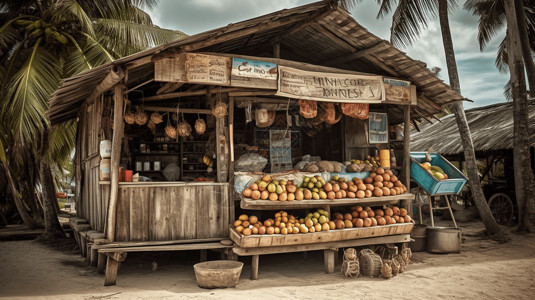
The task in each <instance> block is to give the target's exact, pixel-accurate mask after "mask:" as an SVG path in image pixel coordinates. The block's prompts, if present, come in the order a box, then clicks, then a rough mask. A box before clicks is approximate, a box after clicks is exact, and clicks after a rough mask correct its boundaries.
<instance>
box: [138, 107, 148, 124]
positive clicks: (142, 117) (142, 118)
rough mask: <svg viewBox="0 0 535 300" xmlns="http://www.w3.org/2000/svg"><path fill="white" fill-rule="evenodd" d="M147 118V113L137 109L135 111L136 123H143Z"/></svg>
mask: <svg viewBox="0 0 535 300" xmlns="http://www.w3.org/2000/svg"><path fill="white" fill-rule="evenodd" d="M148 120H149V116H147V113H145V112H144V111H142V110H139V111H138V112H136V124H137V125H145V124H146V123H147V121H148Z"/></svg>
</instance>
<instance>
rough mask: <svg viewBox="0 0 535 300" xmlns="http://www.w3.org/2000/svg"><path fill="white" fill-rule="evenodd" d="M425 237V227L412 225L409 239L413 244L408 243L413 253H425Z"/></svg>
mask: <svg viewBox="0 0 535 300" xmlns="http://www.w3.org/2000/svg"><path fill="white" fill-rule="evenodd" d="M426 237H427V225H423V224H418V225H414V227H413V228H412V232H411V239H413V240H414V242H410V243H409V247H410V248H411V251H413V252H420V251H425V250H426V249H427V245H426V239H427V238H426Z"/></svg>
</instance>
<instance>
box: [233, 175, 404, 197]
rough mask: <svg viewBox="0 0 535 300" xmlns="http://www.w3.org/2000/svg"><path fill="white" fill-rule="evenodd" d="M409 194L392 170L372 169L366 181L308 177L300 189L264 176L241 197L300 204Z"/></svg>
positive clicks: (290, 183) (288, 181)
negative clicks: (323, 200) (305, 201)
mask: <svg viewBox="0 0 535 300" xmlns="http://www.w3.org/2000/svg"><path fill="white" fill-rule="evenodd" d="M406 191H407V188H406V187H405V186H404V185H403V184H402V183H401V181H399V180H398V178H397V177H396V176H395V175H394V173H392V171H391V170H385V169H383V168H381V167H378V168H374V169H372V173H370V175H369V176H368V177H366V178H364V179H359V178H356V177H355V178H353V179H352V180H347V179H346V178H344V177H340V176H339V175H335V176H333V177H331V179H330V180H329V182H325V180H324V179H323V177H321V176H319V175H316V176H306V177H304V178H303V182H302V183H301V185H300V186H297V185H295V184H294V182H293V181H291V180H280V181H279V180H273V179H272V178H271V177H270V176H269V175H264V176H263V177H262V178H261V179H259V180H257V181H256V182H254V183H252V184H251V185H250V186H249V187H248V188H245V189H244V190H243V192H242V195H243V196H244V197H246V198H251V199H253V200H259V199H260V200H271V201H293V200H298V201H300V200H320V199H329V200H335V199H343V198H350V199H354V198H358V199H363V198H370V197H374V196H375V197H382V196H395V195H399V194H403V193H405V192H406Z"/></svg>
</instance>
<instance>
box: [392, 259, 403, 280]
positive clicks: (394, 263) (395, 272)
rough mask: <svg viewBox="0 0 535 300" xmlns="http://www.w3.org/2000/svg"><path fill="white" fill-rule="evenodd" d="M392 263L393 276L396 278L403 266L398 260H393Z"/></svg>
mask: <svg viewBox="0 0 535 300" xmlns="http://www.w3.org/2000/svg"><path fill="white" fill-rule="evenodd" d="M391 262H392V276H396V275H398V274H399V273H400V272H399V269H400V268H401V266H400V265H399V262H398V260H397V259H392V260H391Z"/></svg>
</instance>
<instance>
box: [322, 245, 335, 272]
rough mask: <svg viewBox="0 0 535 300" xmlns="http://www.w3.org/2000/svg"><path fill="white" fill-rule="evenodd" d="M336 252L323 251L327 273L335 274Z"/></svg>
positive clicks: (330, 250)
mask: <svg viewBox="0 0 535 300" xmlns="http://www.w3.org/2000/svg"><path fill="white" fill-rule="evenodd" d="M335 253H336V251H335V250H333V249H325V250H323V262H324V264H325V273H327V274H331V273H334V267H335V266H334V255H335Z"/></svg>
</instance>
